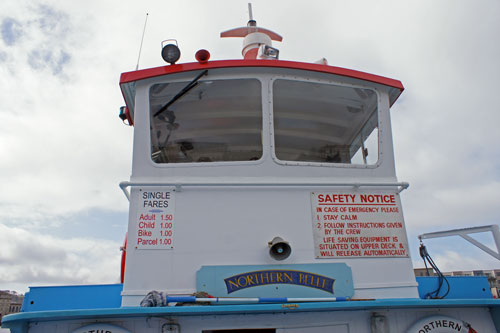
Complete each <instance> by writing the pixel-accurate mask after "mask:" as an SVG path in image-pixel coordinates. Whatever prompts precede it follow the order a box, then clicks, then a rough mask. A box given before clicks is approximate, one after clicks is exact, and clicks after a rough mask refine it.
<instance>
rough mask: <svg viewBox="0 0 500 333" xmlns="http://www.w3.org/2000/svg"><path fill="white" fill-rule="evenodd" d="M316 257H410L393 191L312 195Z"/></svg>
mask: <svg viewBox="0 0 500 333" xmlns="http://www.w3.org/2000/svg"><path fill="white" fill-rule="evenodd" d="M311 200H312V221H313V235H314V250H315V255H316V258H325V259H328V258H345V257H351V258H353V257H360V258H376V257H408V256H409V251H408V240H407V238H406V230H405V225H404V220H403V213H402V211H401V202H400V200H399V196H398V195H397V194H396V193H392V192H375V191H374V192H361V191H352V192H312V193H311Z"/></svg>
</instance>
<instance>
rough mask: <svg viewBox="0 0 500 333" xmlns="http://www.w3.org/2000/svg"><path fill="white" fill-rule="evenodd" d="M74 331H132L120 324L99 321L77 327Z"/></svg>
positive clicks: (115, 332) (82, 332)
mask: <svg viewBox="0 0 500 333" xmlns="http://www.w3.org/2000/svg"><path fill="white" fill-rule="evenodd" d="M72 333H130V331H128V330H126V329H124V328H121V327H119V326H115V325H110V324H104V323H102V324H101V323H98V324H92V325H88V326H84V327H80V328H77V329H76V330H74V331H73V332H72Z"/></svg>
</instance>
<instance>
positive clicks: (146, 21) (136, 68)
mask: <svg viewBox="0 0 500 333" xmlns="http://www.w3.org/2000/svg"><path fill="white" fill-rule="evenodd" d="M148 15H149V13H146V20H145V21H144V29H143V30H142V38H141V46H139V56H138V57H137V66H135V70H138V69H139V59H141V51H142V42H143V41H144V33H145V32H146V24H147V23H148Z"/></svg>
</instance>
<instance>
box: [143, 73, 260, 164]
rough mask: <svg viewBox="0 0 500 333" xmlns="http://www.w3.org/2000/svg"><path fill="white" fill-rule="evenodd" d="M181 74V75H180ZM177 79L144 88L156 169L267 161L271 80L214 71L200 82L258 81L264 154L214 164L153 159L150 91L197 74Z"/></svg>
mask: <svg viewBox="0 0 500 333" xmlns="http://www.w3.org/2000/svg"><path fill="white" fill-rule="evenodd" d="M179 74H180V75H179ZM179 74H177V75H175V74H173V75H175V77H169V76H166V77H165V76H163V77H159V78H156V79H155V80H153V81H151V82H149V83H148V84H147V85H146V86H145V87H144V88H145V93H146V101H147V103H146V112H147V139H146V140H147V142H148V150H147V151H148V162H149V164H150V165H152V166H154V167H156V168H186V167H195V168H196V167H204V168H206V167H217V166H238V165H246V166H248V165H257V164H262V163H264V161H265V160H266V158H267V156H268V154H269V151H268V147H269V144H268V143H267V142H266V141H267V140H266V138H267V133H266V131H268V126H266V125H267V124H269V120H268V117H269V112H268V110H267V107H266V105H269V95H268V90H269V89H268V84H269V79H268V77H267V76H266V75H258V74H257V75H256V74H255V73H245V74H242V73H237V74H236V73H234V74H232V73H225V72H219V71H216V70H212V71H211V73H209V74H212V75H213V76H212V75H210V77H204V78H202V79H200V80H199V82H203V81H218V80H256V81H258V82H259V84H260V104H261V110H260V112H261V117H262V118H261V119H262V123H261V140H260V141H261V145H262V154H261V156H260V158H259V159H258V160H253V161H251V160H241V161H212V162H178V163H157V162H155V161H154V160H153V158H152V153H153V151H152V144H151V143H152V141H151V105H150V91H151V88H152V87H153V86H154V85H157V84H162V83H179V82H181V83H186V84H187V83H189V82H190V81H191V80H192V78H194V77H195V76H196V72H186V73H179Z"/></svg>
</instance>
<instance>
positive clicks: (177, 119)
mask: <svg viewBox="0 0 500 333" xmlns="http://www.w3.org/2000/svg"><path fill="white" fill-rule="evenodd" d="M188 85H189V81H188V82H171V83H159V84H155V85H153V86H152V87H151V88H150V93H149V102H150V119H151V158H152V159H153V161H154V162H156V163H197V162H229V161H252V160H258V159H260V158H261V157H262V98H261V84H260V81H258V80H256V79H234V80H233V79H229V80H204V81H198V82H197V84H196V85H194V87H191V89H187V90H188V91H187V92H186V93H184V94H182V93H181V92H182V91H183V90H186V89H185V88H186V87H187V86H188ZM180 93H181V95H182V96H181V97H178V95H179V94H180ZM176 96H177V98H176Z"/></svg>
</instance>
